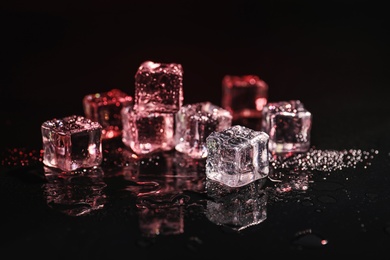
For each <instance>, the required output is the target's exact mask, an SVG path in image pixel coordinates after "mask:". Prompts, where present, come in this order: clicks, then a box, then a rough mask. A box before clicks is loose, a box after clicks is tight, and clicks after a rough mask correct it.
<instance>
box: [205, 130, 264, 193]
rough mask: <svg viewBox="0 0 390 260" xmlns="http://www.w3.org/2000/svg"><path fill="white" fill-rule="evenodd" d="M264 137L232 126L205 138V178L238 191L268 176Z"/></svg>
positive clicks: (258, 133)
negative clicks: (206, 153) (237, 188)
mask: <svg viewBox="0 0 390 260" xmlns="http://www.w3.org/2000/svg"><path fill="white" fill-rule="evenodd" d="M268 138H269V137H268V134H266V133H265V132H262V131H255V130H252V129H250V128H247V127H245V126H241V125H234V126H232V127H229V128H227V129H225V130H222V131H220V132H213V133H212V134H210V135H209V136H208V137H207V138H206V145H207V152H208V156H207V158H206V175H207V177H208V178H209V179H212V180H215V181H219V182H221V183H223V184H225V185H227V186H231V187H240V186H243V185H246V184H249V183H251V182H253V181H255V180H258V179H261V178H265V177H266V176H268V173H269V157H268V156H269V154H268Z"/></svg>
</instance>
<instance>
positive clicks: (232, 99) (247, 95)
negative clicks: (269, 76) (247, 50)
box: [221, 75, 268, 120]
mask: <svg viewBox="0 0 390 260" xmlns="http://www.w3.org/2000/svg"><path fill="white" fill-rule="evenodd" d="M267 99H268V84H267V83H266V82H265V81H264V80H262V79H260V77H259V76H257V75H243V76H238V75H226V76H225V77H224V78H223V79H222V102H221V104H222V107H223V108H225V109H226V110H228V111H229V112H230V113H231V114H232V116H233V120H238V119H241V118H260V117H261V116H262V113H261V111H262V110H263V107H264V105H265V104H266V103H267Z"/></svg>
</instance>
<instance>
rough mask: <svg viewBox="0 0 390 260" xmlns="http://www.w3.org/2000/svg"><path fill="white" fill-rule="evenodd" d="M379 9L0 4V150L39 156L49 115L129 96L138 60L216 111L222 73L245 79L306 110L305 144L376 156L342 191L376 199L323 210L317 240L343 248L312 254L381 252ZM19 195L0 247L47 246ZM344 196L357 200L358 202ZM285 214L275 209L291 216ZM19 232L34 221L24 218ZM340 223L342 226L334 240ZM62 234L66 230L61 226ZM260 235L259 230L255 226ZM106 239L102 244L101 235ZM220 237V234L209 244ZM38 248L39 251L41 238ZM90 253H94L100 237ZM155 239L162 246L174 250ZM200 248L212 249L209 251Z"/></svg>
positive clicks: (389, 242) (385, 145)
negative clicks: (27, 150) (176, 71)
mask: <svg viewBox="0 0 390 260" xmlns="http://www.w3.org/2000/svg"><path fill="white" fill-rule="evenodd" d="M380 3H381V1H378V2H377V1H282V0H280V1H253V2H250V1H224V2H218V3H213V2H211V1H209V2H206V1H139V2H136V1H128V2H126V1H102V0H101V1H73V2H70V1H12V2H11V1H10V2H8V3H2V4H1V5H0V33H1V34H0V35H1V39H0V42H1V43H0V44H1V46H0V47H1V48H0V55H1V56H0V69H1V72H0V75H1V78H0V85H1V89H0V96H1V99H2V101H1V102H0V113H1V114H0V115H1V125H0V126H1V127H2V129H3V130H2V136H3V137H2V138H0V145H1V148H2V149H7V148H14V147H32V148H40V146H41V136H40V124H41V123H42V122H43V121H45V120H47V119H51V118H54V117H63V116H67V115H70V114H82V103H81V100H82V98H83V96H84V95H86V94H90V93H94V92H100V91H106V90H108V89H111V88H120V89H122V90H123V91H125V92H127V93H129V94H131V95H133V93H134V74H135V72H136V70H137V68H138V66H139V65H140V64H141V63H142V62H143V61H145V60H152V61H156V62H176V63H181V64H182V66H183V69H184V86H183V87H184V102H185V103H192V102H198V101H206V100H209V101H212V102H213V103H215V104H220V101H221V80H222V77H223V76H224V75H226V74H237V75H240V74H257V75H259V76H260V77H261V78H262V79H264V80H265V81H266V82H267V83H268V85H269V101H278V100H289V99H300V100H301V101H302V102H303V103H304V104H305V106H306V107H307V109H308V110H310V111H311V112H312V114H313V128H312V145H313V146H315V147H318V148H320V149H348V148H354V149H363V150H369V149H377V150H378V151H379V157H380V158H379V159H378V162H377V166H373V170H372V171H371V175H370V176H369V177H365V178H368V180H367V179H364V180H359V179H358V180H357V181H356V182H355V183H354V185H355V186H353V190H354V192H357V193H359V192H361V193H362V194H363V193H364V194H365V192H368V191H371V192H375V193H377V194H380V192H381V191H382V192H384V193H385V194H381V195H379V197H380V199H379V200H380V201H379V202H378V206H375V205H374V204H372V203H367V205H366V204H365V206H367V208H366V210H365V209H364V208H362V209H359V208H355V206H351V205H352V204H354V203H355V201H351V203H352V204H347V205H350V207H351V208H352V209H353V210H351V208H348V206H346V207H345V211H346V213H345V214H344V213H342V212H343V211H342V209H341V208H340V207H341V206H340V205H339V206H340V207H337V205H336V207H335V209H334V211H335V212H338V214H333V213H334V212H333V213H328V214H327V215H326V214H325V215H324V216H323V217H322V221H324V223H327V222H326V221H330V220H332V221H334V222H332V221H331V222H329V223H327V225H329V226H331V228H328V226H327V225H326V224H324V226H322V227H323V230H324V231H326V230H329V235H330V236H331V237H335V238H336V237H337V239H336V240H338V239H339V240H340V241H344V242H340V244H339V245H335V246H329V248H331V249H329V250H328V251H326V252H323V251H321V252H320V253H321V254H324V255H330V254H332V255H337V254H339V255H347V254H354V253H355V254H356V255H363V254H367V255H370V254H375V253H376V252H385V251H386V247H388V246H390V237H388V236H386V234H385V231H384V230H385V229H386V223H387V221H390V218H389V211H388V204H386V202H387V201H388V196H386V195H388V192H386V191H385V190H386V188H387V186H388V184H389V180H388V177H387V176H386V175H387V174H388V173H389V170H388V165H389V162H388V161H389V159H388V158H389V148H390V146H389V142H390V138H389V130H390V121H389V119H390V117H389V113H390V108H389V102H388V101H389V98H388V94H387V92H388V90H387V89H388V85H389V72H388V69H389V66H388V60H389V39H388V34H389V28H388V27H387V22H388V21H387V20H388V14H387V9H386V8H385V7H384V5H383V4H380ZM375 174H376V175H375ZM361 178H362V177H361ZM19 185H20V184H19V183H18V181H16V182H13V181H9V184H7V186H6V185H5V184H4V185H3V186H4V187H3V190H2V191H1V194H2V197H3V198H4V199H5V200H6V201H7V203H6V204H5V208H4V209H3V210H2V212H3V213H2V214H5V215H8V216H7V220H8V221H10V220H11V219H17V220H15V221H14V222H12V223H11V225H16V226H18V225H19V226H20V228H19V229H18V232H16V233H13V232H12V231H9V232H6V233H4V237H3V238H5V239H7V237H6V236H7V235H9V234H14V235H13V237H14V238H13V239H15V237H17V236H18V234H20V237H22V238H20V242H21V243H22V242H23V243H28V242H29V241H30V240H34V238H35V237H37V238H41V239H42V238H45V239H47V237H45V235H43V234H44V231H34V232H36V233H33V234H31V232H32V231H31V230H30V229H28V228H26V229H24V228H25V227H26V225H27V224H20V223H19V221H23V218H24V217H25V218H28V217H29V216H28V215H31V214H32V215H35V216H40V214H43V213H42V212H40V211H39V210H37V211H35V210H34V208H29V207H27V209H24V210H20V209H19V210H16V211H15V210H14V208H15V207H16V208H18V207H19V206H18V204H20V205H24V204H26V203H27V202H25V201H24V200H22V199H21V198H24V197H25V196H27V197H28V195H23V196H22V195H20V197H21V198H20V197H19V201H15V200H16V199H14V198H13V197H12V196H11V195H7V194H16V193H18V192H23V191H19V190H18V189H19ZM352 185H353V184H351V186H352ZM5 186H6V187H5ZM362 196H363V197H364V195H362ZM356 199H357V200H358V201H360V197H359V196H356ZM286 207H287V209H286V212H290V211H291V212H294V209H292V208H291V209H290V208H288V206H286ZM356 207H357V206H356ZM40 210H42V209H40ZM348 210H351V211H352V212H353V216H351V214H348V212H349V211H348ZM281 211H283V210H281ZM37 212H39V213H37ZM357 212H364V213H366V214H367V215H366V219H365V223H368V224H370V223H371V224H372V223H374V224H373V225H374V226H375V227H373V228H372V229H371V230H375V231H373V232H371V233H370V231H364V232H363V231H361V229H360V227H359V226H358V224H356V225H355V224H350V225H348V224H346V223H350V221H351V219H350V218H352V219H353V221H356V219H359V216H356V215H359V214H358V213H357ZM370 212H371V213H370ZM364 213H362V215H364ZM19 214H26V216H24V217H21V216H20V215H19ZM274 217H275V216H274ZM287 218H288V217H287ZM296 218H297V219H296ZM335 218H337V219H335ZM114 219H115V218H114ZM294 219H296V221H297V222H296V223H295V222H294V223H290V222H289V221H286V222H289V223H286V222H283V220H280V219H279V220H277V221H276V223H275V224H274V226H272V228H274V229H275V230H274V231H272V232H275V233H279V234H283V233H284V232H282V231H281V230H282V229H283V228H284V229H285V230H286V226H285V225H287V224H290V225H289V226H288V228H287V229H291V231H292V230H295V228H294V227H297V228H296V229H299V228H298V226H305V224H304V222H300V221H299V217H297V216H294ZM61 220H63V219H62V218H59V219H58V221H61ZM336 220H337V221H336ZM51 221H53V222H54V221H56V219H51ZM38 222H39V221H38ZM358 222H359V221H358ZM362 222H364V221H362ZM313 223H316V222H315V221H314V220H313ZM317 224H318V223H317ZM29 225H34V223H33V221H29V222H28V225H27V226H29ZM42 225H44V224H42V223H40V224H39V225H38V226H42ZM77 225H81V223H77V224H76V226H77ZM102 225H103V224H102ZM106 225H107V228H112V227H111V226H110V225H109V224H107V223H106ZM113 225H114V224H113ZM116 225H119V226H120V224H118V223H116ZM294 225H296V226H294ZM313 225H314V224H313ZM338 225H339V226H341V227H343V226H345V225H346V226H347V228H344V230H342V231H340V234H338V233H337V232H338V231H337V230H340V228H337V226H338ZM5 226H7V224H6V223H5V225H4V227H5ZM265 226H266V224H265ZM314 226H315V225H314ZM320 226H321V225H320ZM349 227H350V229H349ZM354 227H356V229H354ZM72 228H75V227H74V226H72V227H69V229H72ZM279 228H280V230H279ZM92 229H93V228H92V227H88V228H86V230H88V231H91V230H92ZM101 229H103V227H102V228H101ZM265 229H266V230H267V231H270V230H271V228H270V227H268V229H267V226H266V227H265ZM341 229H342V228H341ZM23 230H27V231H23ZM97 230H98V231H95V234H99V230H100V228H97ZM367 230H370V229H369V228H367ZM289 231H290V230H289ZM86 232H87V231H86ZM105 232H106V231H105ZM270 232H271V231H270ZM286 232H287V231H286ZM49 233H50V232H49ZM103 233H104V232H103ZM287 233H288V232H287ZM34 234H35V235H34ZM378 234H379V235H378ZM104 235H112V234H110V233H109V232H108V231H107V233H104ZM114 235H115V234H114ZM122 235H123V234H122ZM262 235H263V236H267V235H265V234H262ZM2 236H3V235H2ZM89 236H93V235H89ZM89 236H87V237H89ZM228 236H229V235H228ZM270 236H271V238H270V242H269V243H273V242H274V243H280V244H281V249H283V248H285V247H284V244H283V243H284V242H283V241H284V238H281V237H278V236H276V235H270ZM215 237H216V238H220V237H219V235H215ZM357 237H358V238H357ZM272 238H275V240H274V241H273V240H272ZM29 239H30V240H29ZM69 239H71V237H69ZM242 239H244V241H246V245H247V247H245V246H244V249H238V248H236V249H234V248H233V249H231V250H234V251H239V250H247V251H252V252H253V254H254V255H259V257H260V254H261V248H260V247H261V245H260V244H257V243H256V241H255V240H251V237H249V238H248V237H244V238H242ZM65 240H66V238H65ZM226 240H228V241H226ZM377 240H378V241H377ZM12 241H13V240H11V242H10V243H11V244H12V245H13V247H11V248H13V249H15V248H17V246H16V245H17V242H12ZM15 241H19V240H17V239H16V240H15ZM59 241H61V240H60V239H59ZM231 241H234V240H233V238H232V240H231ZM231 241H230V240H229V238H227V239H225V240H224V241H222V242H221V243H223V242H227V243H228V244H229V243H230V242H231ZM272 241H273V242H272ZM358 241H361V242H358ZM84 242H85V241H84ZM95 242H96V241H95ZM41 243H42V244H41V246H42V247H43V248H42V250H43V251H44V250H45V248H44V247H45V243H46V242H45V241H41ZM86 243H87V242H86ZM91 243H92V242H91ZM96 243H97V244H98V245H100V244H99V241H98V242H96ZM167 243H168V245H167V247H168V248H170V247H171V246H172V247H173V245H170V244H169V243H170V242H167ZM344 243H345V244H344ZM232 244H234V242H232ZM34 245H37V243H34ZM110 245H111V246H110ZM365 245H366V246H365ZM241 246H242V245H241ZM23 247H24V245H20V248H23ZM286 247H287V246H286ZM112 248H115V247H114V246H113V245H112V244H109V245H108V246H107V249H106V251H105V253H107V254H109V252H111V251H110V249H112ZM205 248H209V249H210V250H211V249H212V246H210V245H208V246H205ZM216 248H219V249H222V248H224V247H223V245H219V246H217V247H216ZM84 249H85V248H84ZM62 250H66V248H64V249H62ZM88 250H89V249H88ZM101 250H102V249H101ZM170 250H174V249H170ZM224 250H225V249H224ZM226 250H227V249H226ZM354 250H355V251H354ZM33 251H34V252H37V251H36V250H33ZM81 251H83V250H82V249H81ZM162 251H164V250H162ZM281 251H283V250H281ZM72 252H74V251H72ZM156 252H159V251H158V249H156ZM386 252H387V251H386ZM83 253H85V252H83ZM276 253H277V252H276ZM316 253H317V252H311V251H310V252H309V253H308V254H313V255H315V254H316ZM131 254H132V252H131V250H129V252H128V255H127V257H130V258H132V257H133V256H132V255H131ZM156 254H157V253H156ZM222 255H224V254H222ZM202 257H204V256H202Z"/></svg>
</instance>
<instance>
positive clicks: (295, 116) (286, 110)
mask: <svg viewBox="0 0 390 260" xmlns="http://www.w3.org/2000/svg"><path fill="white" fill-rule="evenodd" d="M262 113H263V117H262V131H264V132H266V133H267V134H268V135H269V151H270V152H271V153H290V152H306V151H308V150H309V148H310V132H311V127H312V114H311V113H310V112H309V111H308V110H307V109H306V108H305V107H304V105H303V103H302V102H301V101H300V100H289V101H279V102H271V103H268V104H267V105H266V106H265V107H264V109H263V112H262Z"/></svg>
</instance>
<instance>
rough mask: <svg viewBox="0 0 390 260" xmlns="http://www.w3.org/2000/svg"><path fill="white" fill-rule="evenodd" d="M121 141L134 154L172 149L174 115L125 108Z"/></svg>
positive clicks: (173, 144)
mask: <svg viewBox="0 0 390 260" xmlns="http://www.w3.org/2000/svg"><path fill="white" fill-rule="evenodd" d="M121 115H122V121H123V134H122V141H123V143H124V144H125V145H126V146H127V147H130V148H131V149H132V150H133V151H134V152H135V153H136V154H148V153H152V152H157V151H170V150H172V149H174V146H175V142H174V117H175V116H174V114H173V113H159V112H153V113H150V112H146V111H135V110H134V109H133V108H132V107H125V108H123V109H122V111H121Z"/></svg>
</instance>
